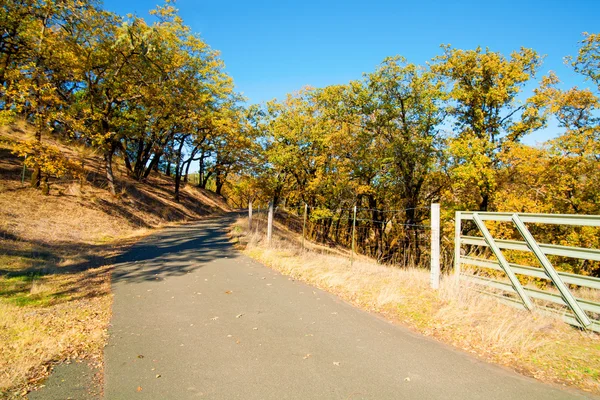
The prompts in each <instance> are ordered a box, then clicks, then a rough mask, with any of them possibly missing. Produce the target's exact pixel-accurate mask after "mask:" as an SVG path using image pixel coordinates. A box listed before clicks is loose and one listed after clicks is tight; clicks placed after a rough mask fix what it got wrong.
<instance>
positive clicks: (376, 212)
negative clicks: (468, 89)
mask: <svg viewBox="0 0 600 400" xmlns="http://www.w3.org/2000/svg"><path fill="white" fill-rule="evenodd" d="M248 212H249V220H250V225H251V226H252V220H253V218H254V221H255V223H266V224H267V240H268V242H269V244H270V243H271V238H272V230H273V225H274V223H276V224H280V225H282V226H284V227H285V228H287V230H288V231H291V232H295V233H296V234H298V235H301V245H302V248H303V249H305V248H306V247H307V246H308V245H309V243H310V244H311V245H312V244H318V245H319V247H318V249H319V251H325V252H327V251H336V252H337V253H338V254H339V250H343V251H344V252H345V253H344V254H347V255H348V257H349V258H350V262H351V263H352V262H353V261H354V260H355V258H357V257H358V256H360V255H363V256H367V257H370V258H374V259H376V260H377V261H378V262H379V263H385V264H392V265H397V266H403V267H406V266H417V265H418V266H422V267H425V266H426V267H429V268H430V269H431V286H432V287H433V288H435V289H437V288H438V287H439V279H440V224H439V221H440V208H439V204H432V205H431V207H418V208H407V209H402V210H383V209H370V208H359V207H351V208H336V209H328V208H324V207H310V206H308V205H300V206H297V207H280V208H277V209H273V208H272V205H270V207H269V212H267V215H266V221H265V217H264V213H263V214H262V215H261V213H260V212H259V213H258V216H257V215H256V214H257V213H256V212H254V215H253V210H252V204H251V203H250V204H249V207H248ZM312 247H313V248H314V246H312Z"/></svg>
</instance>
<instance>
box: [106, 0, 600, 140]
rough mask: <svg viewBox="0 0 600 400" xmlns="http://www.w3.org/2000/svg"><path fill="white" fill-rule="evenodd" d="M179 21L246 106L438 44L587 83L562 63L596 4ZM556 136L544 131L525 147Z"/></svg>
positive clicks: (222, 8)
mask: <svg viewBox="0 0 600 400" xmlns="http://www.w3.org/2000/svg"><path fill="white" fill-rule="evenodd" d="M156 4H160V2H159V1H156V0H129V1H123V0H105V1H104V5H105V8H106V9H108V10H110V11H115V12H117V13H119V14H122V15H124V14H126V13H136V14H138V15H139V16H142V17H146V16H147V11H148V10H149V9H151V8H154V6H155V5H156ZM175 5H176V7H177V8H179V10H180V14H181V16H182V17H183V19H184V21H185V23H186V24H187V25H189V26H191V27H192V29H193V30H194V31H195V32H197V33H200V35H201V36H202V37H203V39H204V40H205V41H206V42H208V43H209V44H210V46H211V47H213V48H214V49H216V50H219V51H220V52H221V57H222V59H223V60H224V61H225V63H226V66H227V72H228V73H229V74H230V75H231V76H232V77H233V79H234V81H235V84H236V87H237V90H238V91H240V92H242V93H243V94H244V95H245V96H246V97H247V98H248V99H249V102H251V103H260V102H264V101H266V100H270V99H272V98H282V97H283V96H285V94H286V93H289V92H292V91H295V90H298V89H300V88H302V87H303V86H306V85H310V86H315V87H322V86H325V85H329V84H335V83H346V82H348V81H350V80H352V79H359V78H360V77H361V75H362V73H364V72H370V71H373V70H374V69H375V67H376V66H377V64H379V63H380V62H381V61H382V60H383V58H384V57H386V56H391V55H396V54H400V55H403V56H404V57H406V58H407V59H408V61H409V62H413V63H417V64H423V63H425V62H426V61H428V60H430V59H431V58H432V57H434V56H436V55H439V54H440V53H441V52H440V48H439V45H440V44H442V43H448V44H451V45H452V46H453V47H456V48H462V49H470V48H474V47H476V46H478V45H480V46H482V47H486V46H487V47H489V48H490V49H491V50H494V51H500V52H502V53H504V54H505V55H508V54H509V53H510V52H511V51H513V50H518V49H519V48H520V47H521V46H523V47H531V48H533V49H535V50H536V51H538V52H539V53H540V54H543V55H545V56H546V59H545V61H544V65H543V67H542V69H541V71H540V75H539V77H541V76H542V74H545V73H547V72H548V71H550V70H552V71H554V72H556V73H557V74H558V76H559V78H561V80H562V81H563V82H564V85H565V86H574V85H578V86H579V87H584V86H587V83H586V82H584V81H583V80H582V79H581V78H579V77H578V76H576V75H575V74H574V73H573V72H572V71H571V70H570V68H569V67H567V66H566V65H564V63H563V57H565V56H567V55H575V54H576V53H577V48H578V47H577V46H578V43H577V42H578V41H580V40H581V38H582V35H581V33H582V32H585V31H587V32H600V20H599V18H598V17H599V16H600V0H546V1H541V0H521V1H503V0H496V1H482V0H478V1H460V0H457V1H450V0H440V1H430V0H417V1H398V0H397V1H362V2H359V1H353V0H347V1H327V0H320V1H314V0H300V1H295V2H285V1H260V0H257V1H243V0H242V1H229V2H227V1H222V2H221V1H211V2H205V1H194V0H179V1H177V2H176V3H175ZM555 134H556V128H553V127H551V128H549V129H546V130H544V131H542V132H538V133H535V134H533V135H530V136H529V137H528V138H527V139H526V140H525V142H527V143H531V144H533V143H535V142H539V141H543V140H545V139H547V138H549V137H552V136H554V135H555Z"/></svg>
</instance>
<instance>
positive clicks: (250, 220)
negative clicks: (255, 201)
mask: <svg viewBox="0 0 600 400" xmlns="http://www.w3.org/2000/svg"><path fill="white" fill-rule="evenodd" d="M251 230H252V199H250V200H248V231H251Z"/></svg>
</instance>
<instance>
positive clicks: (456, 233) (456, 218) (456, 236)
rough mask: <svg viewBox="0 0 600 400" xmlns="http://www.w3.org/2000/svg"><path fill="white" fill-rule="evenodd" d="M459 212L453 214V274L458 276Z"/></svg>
mask: <svg viewBox="0 0 600 400" xmlns="http://www.w3.org/2000/svg"><path fill="white" fill-rule="evenodd" d="M461 224H462V217H461V212H460V211H457V212H456V213H455V214H454V276H455V277H456V278H457V279H458V278H460V234H461V232H462V226H461Z"/></svg>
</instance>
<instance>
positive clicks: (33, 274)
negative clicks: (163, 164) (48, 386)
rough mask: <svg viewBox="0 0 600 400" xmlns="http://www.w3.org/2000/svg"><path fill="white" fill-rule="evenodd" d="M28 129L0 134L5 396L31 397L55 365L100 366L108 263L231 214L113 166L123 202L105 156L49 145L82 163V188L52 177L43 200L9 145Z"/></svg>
mask: <svg viewBox="0 0 600 400" xmlns="http://www.w3.org/2000/svg"><path fill="white" fill-rule="evenodd" d="M27 136H28V134H27V127H26V126H25V125H20V126H17V127H13V128H6V127H4V128H0V398H5V397H8V398H11V397H20V396H26V393H27V392H28V391H29V390H31V389H32V388H34V387H35V386H37V385H39V384H40V382H41V381H42V380H43V378H44V377H46V376H47V375H48V373H49V372H50V370H51V367H52V365H54V364H56V363H60V362H63V361H66V360H75V359H77V360H78V359H86V360H87V361H90V362H92V363H93V364H95V365H96V366H98V371H99V375H100V378H101V367H102V352H103V350H102V349H103V347H104V344H105V341H106V328H107V326H108V322H109V319H110V309H111V304H112V296H111V293H110V272H111V270H110V264H111V260H112V259H113V258H114V257H115V256H116V255H118V254H120V253H122V252H123V251H124V250H125V249H126V248H127V247H128V246H129V245H130V244H131V243H133V242H135V241H136V240H138V239H139V238H140V237H142V236H144V235H147V234H149V233H150V232H151V231H152V230H153V229H154V228H157V227H161V226H165V225H170V224H173V223H179V222H184V221H187V220H192V219H198V218H201V217H203V216H205V215H209V214H214V213H219V212H224V211H228V210H229V208H228V206H227V205H226V204H225V202H224V201H223V199H222V198H220V197H219V196H216V195H214V194H212V193H211V192H208V191H204V190H201V189H197V188H194V187H190V186H187V187H185V188H184V189H183V190H182V193H181V202H180V203H176V202H174V201H173V199H172V190H173V189H172V188H173V183H172V181H171V179H170V178H167V177H164V176H161V175H153V176H151V177H150V178H149V180H148V182H146V183H140V182H136V181H133V180H131V179H129V178H128V177H127V176H126V174H125V169H124V167H123V166H122V165H121V164H120V163H119V162H118V161H117V162H116V166H115V170H116V178H117V185H118V186H117V187H118V190H119V193H118V196H116V197H113V196H111V195H110V194H109V193H108V192H107V191H106V190H104V188H103V182H104V179H103V177H102V176H100V172H101V171H102V167H101V158H100V157H99V156H98V155H97V154H94V153H93V152H91V151H89V150H87V149H85V148H80V147H78V146H73V145H69V146H68V147H67V146H64V145H63V144H61V143H59V142H57V141H55V140H52V139H50V138H44V140H45V141H47V142H49V143H50V142H51V143H52V144H54V145H56V146H58V147H59V148H60V149H61V151H63V152H64V153H65V154H66V155H67V156H68V157H70V158H72V159H82V158H83V159H84V164H85V167H86V172H87V178H86V181H85V182H84V183H83V185H82V184H81V183H80V182H73V181H69V180H54V181H53V182H52V185H51V195H50V196H43V195H42V194H41V193H40V191H39V190H35V189H32V188H30V187H29V186H28V176H26V178H25V183H24V184H22V183H21V173H22V168H23V164H22V160H19V159H18V158H17V157H15V156H13V155H12V154H11V153H10V147H11V144H12V143H14V142H16V141H19V140H24V139H26V138H27Z"/></svg>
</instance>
